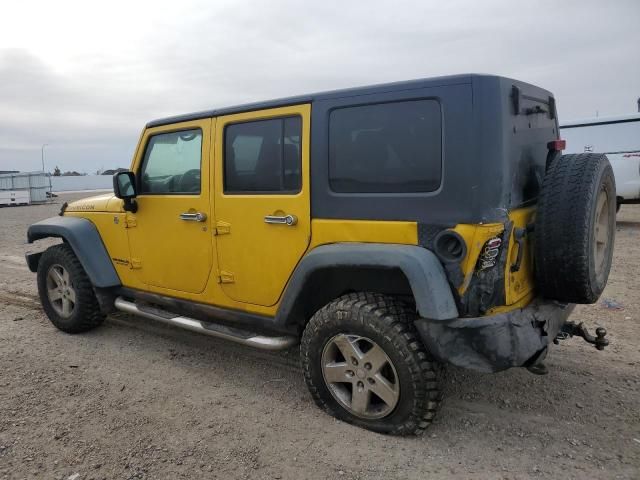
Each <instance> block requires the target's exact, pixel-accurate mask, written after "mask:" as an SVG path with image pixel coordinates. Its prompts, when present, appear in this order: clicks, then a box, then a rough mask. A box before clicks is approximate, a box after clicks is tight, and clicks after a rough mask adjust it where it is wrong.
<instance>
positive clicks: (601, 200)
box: [593, 189, 610, 273]
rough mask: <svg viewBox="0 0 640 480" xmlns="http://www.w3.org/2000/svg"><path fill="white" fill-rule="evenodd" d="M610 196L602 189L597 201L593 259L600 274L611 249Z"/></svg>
mask: <svg viewBox="0 0 640 480" xmlns="http://www.w3.org/2000/svg"><path fill="white" fill-rule="evenodd" d="M609 216H610V212H609V196H608V195H607V191H606V190H604V189H602V190H600V193H599V194H598V200H597V201H596V221H595V224H594V242H593V257H594V259H595V264H596V272H597V273H599V272H600V271H601V270H602V267H603V265H604V263H605V259H606V258H607V251H608V247H609V228H610V226H609Z"/></svg>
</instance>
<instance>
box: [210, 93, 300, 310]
mask: <svg viewBox="0 0 640 480" xmlns="http://www.w3.org/2000/svg"><path fill="white" fill-rule="evenodd" d="M310 112H311V106H310V105H296V106H290V107H282V108H274V109H268V110H260V111H255V112H248V113H240V114H234V115H226V116H222V117H218V118H217V120H216V140H215V174H214V176H215V182H214V183H215V192H216V193H215V199H214V209H215V218H216V225H215V228H216V233H217V235H216V244H217V251H218V264H219V271H218V272H217V278H218V282H219V283H221V284H222V290H223V291H224V293H225V294H226V295H227V296H229V297H230V298H232V299H233V300H236V301H240V302H245V303H250V304H256V305H264V306H271V305H274V304H276V303H277V302H278V299H279V298H280V295H281V293H282V291H283V289H284V286H285V285H286V283H287V281H288V279H289V276H290V275H291V273H292V272H293V270H294V268H295V266H296V264H297V263H298V261H299V260H300V258H301V257H302V255H303V254H304V252H305V251H306V249H307V247H308V245H309V239H310V234H311V226H310V202H309V122H310Z"/></svg>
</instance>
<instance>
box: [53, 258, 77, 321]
mask: <svg viewBox="0 0 640 480" xmlns="http://www.w3.org/2000/svg"><path fill="white" fill-rule="evenodd" d="M47 297H48V298H49V302H50V303H51V306H52V307H53V309H54V310H55V312H56V313H57V314H58V315H60V316H61V317H63V318H69V317H70V316H71V315H73V311H74V310H75V307H76V291H75V289H74V287H73V284H72V283H71V278H70V277H69V272H68V271H67V270H66V269H65V268H64V267H63V266H62V265H58V264H55V265H51V267H49V271H48V272H47Z"/></svg>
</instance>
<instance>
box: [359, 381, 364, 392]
mask: <svg viewBox="0 0 640 480" xmlns="http://www.w3.org/2000/svg"><path fill="white" fill-rule="evenodd" d="M362 389H364V383H362V382H358V390H362Z"/></svg>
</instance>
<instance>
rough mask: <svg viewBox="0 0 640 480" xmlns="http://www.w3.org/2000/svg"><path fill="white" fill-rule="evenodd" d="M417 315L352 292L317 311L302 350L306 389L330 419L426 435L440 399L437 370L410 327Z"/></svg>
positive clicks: (380, 297)
mask: <svg viewBox="0 0 640 480" xmlns="http://www.w3.org/2000/svg"><path fill="white" fill-rule="evenodd" d="M415 318H416V314H415V311H414V310H413V309H411V308H409V307H408V306H407V305H405V304H404V303H402V302H401V301H399V300H397V299H395V298H393V297H389V296H385V295H379V294H372V293H353V294H349V295H345V296H343V297H340V298H339V299H337V300H335V301H333V302H331V303H329V304H328V305H326V306H325V307H324V308H322V309H321V310H319V311H318V312H317V313H316V314H315V315H314V316H313V318H312V319H311V320H310V321H309V323H308V325H307V327H306V329H305V331H304V334H303V336H302V342H301V346H300V354H301V359H302V366H303V369H304V375H305V380H306V382H307V386H308V387H309V391H310V392H311V394H312V396H313V398H314V400H315V402H316V403H317V405H318V406H319V407H321V408H322V409H324V410H325V411H327V412H328V413H329V414H330V415H333V416H335V417H336V418H338V419H340V420H343V421H345V422H348V423H352V424H354V425H358V426H360V427H364V428H366V429H369V430H373V431H375V432H380V433H391V434H397V435H406V434H417V433H421V432H422V431H423V430H424V429H425V428H427V427H428V426H429V424H430V423H431V422H432V420H433V418H434V416H435V414H436V411H437V408H438V405H439V401H440V392H439V390H438V383H437V374H436V365H435V364H434V362H433V361H432V360H431V359H430V358H429V356H428V354H427V352H426V350H425V348H424V346H423V345H422V342H420V341H419V339H418V337H417V333H416V332H415V330H414V327H413V321H414V320H415Z"/></svg>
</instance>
